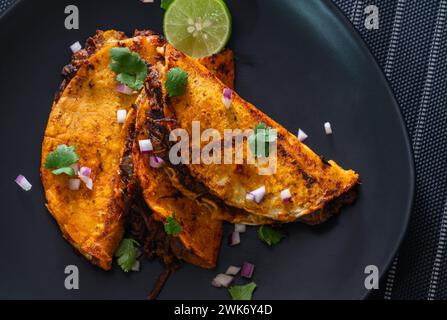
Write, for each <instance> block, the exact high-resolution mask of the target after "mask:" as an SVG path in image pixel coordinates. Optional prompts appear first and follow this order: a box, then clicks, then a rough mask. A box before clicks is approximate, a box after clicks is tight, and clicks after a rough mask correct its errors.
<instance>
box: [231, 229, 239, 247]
mask: <svg viewBox="0 0 447 320" xmlns="http://www.w3.org/2000/svg"><path fill="white" fill-rule="evenodd" d="M239 243H241V237H240V234H239V232H236V231H234V232H232V233H231V234H230V236H229V237H228V245H230V246H236V245H238V244H239Z"/></svg>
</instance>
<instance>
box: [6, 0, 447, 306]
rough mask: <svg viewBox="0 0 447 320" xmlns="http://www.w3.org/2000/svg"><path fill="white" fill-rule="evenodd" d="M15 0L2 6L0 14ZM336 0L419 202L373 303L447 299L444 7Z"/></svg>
mask: <svg viewBox="0 0 447 320" xmlns="http://www.w3.org/2000/svg"><path fill="white" fill-rule="evenodd" d="M304 1H306V0H304ZM13 2H14V1H11V0H6V1H5V0H0V11H2V10H4V9H5V8H7V7H8V5H9V4H11V3H13ZM333 2H334V3H335V4H336V5H337V6H338V7H339V8H340V10H341V11H342V12H343V13H344V15H345V16H346V17H347V18H348V19H349V20H350V21H351V22H352V24H353V25H354V27H355V28H356V29H357V30H358V32H359V33H360V34H361V36H362V38H363V39H364V41H365V42H366V44H367V45H368V46H369V48H370V50H371V52H372V54H373V55H374V56H375V58H376V60H377V62H378V63H379V65H380V66H381V68H382V70H383V71H384V73H385V76H386V77H387V79H388V81H389V83H390V85H391V87H392V89H393V91H394V93H395V96H396V98H397V101H398V103H399V106H400V108H401V111H402V114H403V116H404V119H405V122H406V126H407V130H408V133H409V135H410V138H411V142H412V147H413V149H414V158H415V166H416V197H415V201H414V209H413V212H412V215H411V221H410V227H409V230H408V233H407V236H406V238H405V240H404V242H403V244H402V246H401V249H400V250H399V253H398V255H397V256H396V258H395V260H394V263H393V264H392V266H391V268H390V270H389V272H388V273H387V274H386V275H385V276H384V277H383V281H382V283H381V286H380V287H381V289H380V290H379V291H378V292H374V293H373V294H372V295H371V298H377V299H383V298H385V299H446V298H447V272H446V271H447V265H446V263H447V259H446V258H445V255H446V250H447V248H446V245H445V244H446V243H445V241H446V240H447V239H446V234H447V203H446V200H447V197H446V196H447V192H446V191H447V190H446V188H447V179H446V174H447V130H446V129H447V103H446V102H447V101H446V100H447V96H446V95H447V81H446V80H447V78H446V68H447V45H446V44H447V30H446V27H447V26H446V24H447V20H446V14H447V1H446V0H430V1H410V0H364V1H362V0H333ZM367 5H377V7H378V8H379V10H380V16H379V17H380V27H379V29H378V30H367V29H366V28H365V26H364V19H365V14H364V9H365V7H366V6H367ZM0 32H1V30H0Z"/></svg>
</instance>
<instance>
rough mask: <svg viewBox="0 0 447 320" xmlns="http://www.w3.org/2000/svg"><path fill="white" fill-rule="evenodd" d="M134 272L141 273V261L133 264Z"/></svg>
mask: <svg viewBox="0 0 447 320" xmlns="http://www.w3.org/2000/svg"><path fill="white" fill-rule="evenodd" d="M131 270H132V271H140V261H139V260H135V263H134V264H133V266H132V268H131Z"/></svg>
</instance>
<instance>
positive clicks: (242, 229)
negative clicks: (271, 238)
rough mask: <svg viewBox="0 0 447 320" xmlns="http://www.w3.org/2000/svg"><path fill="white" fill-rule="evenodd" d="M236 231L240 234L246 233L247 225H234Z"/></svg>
mask: <svg viewBox="0 0 447 320" xmlns="http://www.w3.org/2000/svg"><path fill="white" fill-rule="evenodd" d="M234 231H236V232H239V233H244V232H245V231H247V226H246V225H245V224H240V223H238V224H235V225H234Z"/></svg>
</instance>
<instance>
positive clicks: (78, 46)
mask: <svg viewBox="0 0 447 320" xmlns="http://www.w3.org/2000/svg"><path fill="white" fill-rule="evenodd" d="M81 49H82V46H81V44H80V43H79V41H76V42H75V43H73V44H72V45H71V46H70V50H71V52H73V53H76V52H78V51H79V50H81Z"/></svg>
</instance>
